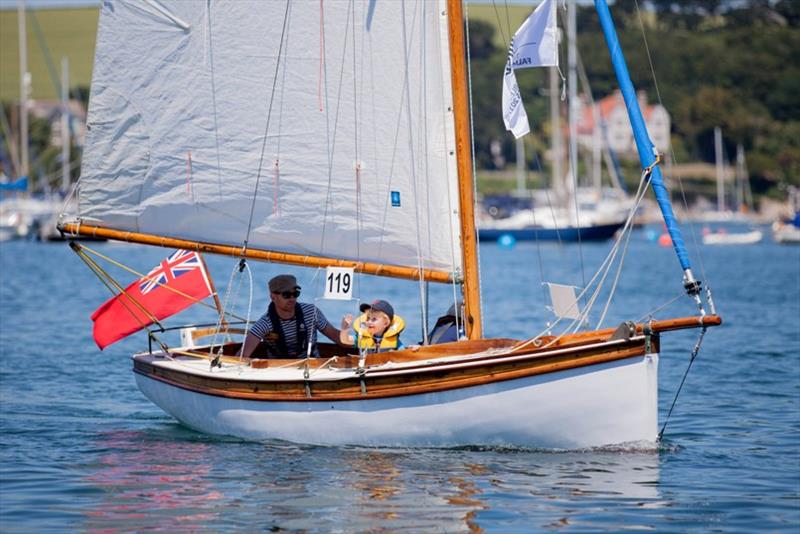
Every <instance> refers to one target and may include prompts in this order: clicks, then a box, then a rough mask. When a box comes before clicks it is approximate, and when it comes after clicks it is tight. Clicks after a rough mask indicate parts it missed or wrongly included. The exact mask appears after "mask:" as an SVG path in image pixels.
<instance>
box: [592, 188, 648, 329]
mask: <svg viewBox="0 0 800 534" xmlns="http://www.w3.org/2000/svg"><path fill="white" fill-rule="evenodd" d="M651 176H652V173H647V179H646V183H644V180H645V174H644V173H642V180H640V181H639V190H638V191H637V192H636V197H635V198H636V203H635V204H634V205H633V207H632V208H631V210H630V213H629V215H628V219H627V220H626V221H625V227H624V228H623V232H627V237H626V239H625V246H624V247H623V250H622V257H621V258H620V260H619V265H618V267H617V274H616V276H615V277H614V283H613V284H612V285H611V291H610V292H609V295H608V299H607V300H606V305H605V307H604V308H603V313H602V314H601V315H600V319H599V320H598V321H597V329H598V330H599V329H600V326H601V325H602V324H603V321H604V320H605V318H606V314H607V313H608V309H609V307H610V306H611V300H612V299H613V297H614V294H615V293H616V290H617V283H618V282H619V278H620V275H621V274H622V265H623V263H624V262H625V256H626V255H627V252H628V244H629V243H630V239H631V234H633V230H632V227H631V226H630V222H631V221H632V220H633V215H634V214H635V213H636V211H637V210H638V209H639V205H640V203H641V201H642V199H643V198H644V193H645V192H646V191H647V188H648V186H649V185H650V177H651Z"/></svg>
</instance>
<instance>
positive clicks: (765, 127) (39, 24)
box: [0, 0, 800, 196]
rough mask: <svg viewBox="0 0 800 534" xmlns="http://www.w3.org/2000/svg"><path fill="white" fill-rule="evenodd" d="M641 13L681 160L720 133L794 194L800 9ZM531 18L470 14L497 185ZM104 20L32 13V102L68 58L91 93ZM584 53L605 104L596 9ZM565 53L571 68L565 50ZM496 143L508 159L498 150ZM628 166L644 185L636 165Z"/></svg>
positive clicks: (581, 24)
mask: <svg viewBox="0 0 800 534" xmlns="http://www.w3.org/2000/svg"><path fill="white" fill-rule="evenodd" d="M265 1H267V0H265ZM533 3H534V0H532V1H531V4H533ZM642 3H643V2H641V1H639V2H638V3H637V2H635V1H634V0H616V2H615V3H614V6H613V9H612V11H613V16H614V19H615V22H616V25H617V31H618V33H619V38H620V41H621V44H622V48H623V49H624V50H625V53H626V57H627V61H628V66H629V68H630V71H631V77H632V79H633V82H634V84H635V85H636V87H637V89H639V90H642V91H644V92H646V93H647V95H648V98H649V101H650V102H657V101H661V102H663V104H664V106H665V107H666V108H667V110H668V111H669V113H670V115H671V119H672V149H673V151H674V153H675V161H676V162H677V163H691V162H706V163H712V162H713V160H714V144H713V130H714V128H715V127H721V128H722V131H723V136H724V140H723V141H724V148H725V151H726V153H727V154H729V155H732V154H734V153H735V148H736V145H737V144H742V145H743V146H744V149H745V151H746V155H747V163H748V167H749V171H750V175H751V182H752V185H753V187H754V189H755V192H756V194H763V193H769V194H773V195H776V196H781V194H782V193H781V191H782V189H783V188H785V186H786V184H795V185H800V106H798V99H797V95H798V94H800V55H798V53H797V51H798V50H800V29H798V27H799V25H800V0H773V1H770V2H766V1H765V0H715V1H713V2H706V1H705V0H651V1H650V2H644V4H648V5H650V6H651V7H653V9H655V11H646V12H644V13H642V14H640V13H639V12H638V10H637V6H638V4H642ZM559 5H561V4H559ZM559 9H560V8H559ZM531 10H532V5H527V6H526V5H519V4H516V5H508V3H507V2H495V3H494V4H486V5H477V4H473V3H468V4H467V9H466V11H467V14H468V16H469V20H470V26H469V36H470V39H469V40H470V52H471V75H472V77H471V89H472V104H473V119H474V142H475V155H476V163H477V166H478V168H479V169H482V170H485V171H486V172H487V173H492V174H493V175H497V176H500V175H502V174H503V173H505V172H508V171H509V168H508V167H507V165H506V164H505V163H503V161H505V162H509V161H514V157H515V156H514V141H513V138H512V136H511V135H510V134H509V133H507V132H506V131H505V128H504V127H503V123H502V117H501V111H500V98H501V84H502V73H503V69H504V66H505V61H506V57H507V47H508V42H509V40H510V36H511V34H513V33H514V32H515V31H516V29H517V28H518V27H519V25H520V24H521V23H522V21H523V20H524V19H525V17H526V16H527V15H528V14H529V13H530V12H531ZM98 12H99V9H98V8H81V9H41V10H33V11H29V12H28V15H27V43H28V65H29V70H30V72H31V74H32V90H31V95H30V96H31V98H34V99H40V100H41V99H54V98H58V94H57V90H56V86H57V84H58V82H57V81H56V80H60V70H61V58H62V57H64V56H66V57H68V58H69V61H70V87H71V88H72V89H75V88H77V87H80V88H84V89H85V88H87V87H88V86H89V84H90V81H91V69H92V60H93V56H94V43H95V34H96V27H97V19H98ZM559 17H560V18H561V17H563V13H560V14H559ZM645 38H646V39H647V44H645V43H644V39H645ZM578 48H579V51H580V57H581V59H582V61H583V64H584V65H585V67H586V71H587V73H588V77H589V79H590V80H591V83H592V90H593V93H594V96H595V98H602V97H603V96H605V95H607V94H609V93H610V92H611V91H612V90H613V89H614V88H615V87H616V85H617V84H616V80H615V77H614V73H613V70H612V69H611V66H610V63H609V59H608V52H607V50H606V47H605V43H604V40H603V37H602V33H601V32H600V28H599V24H598V20H597V15H596V14H595V13H594V10H593V8H591V7H587V6H583V7H581V8H580V9H579V10H578ZM560 49H561V50H560V53H561V56H562V58H561V62H562V66H563V65H565V63H566V57H565V55H566V46H565V45H564V44H562V45H561V47H560ZM46 51H47V52H46ZM651 61H652V66H651ZM562 68H563V67H562ZM564 70H566V69H565V68H564ZM518 80H519V85H520V89H521V91H522V93H523V94H524V95H530V96H527V97H526V98H525V99H524V100H525V107H526V109H527V113H528V116H529V118H530V122H531V125H532V132H531V135H528V136H526V137H525V144H526V154H527V158H528V161H527V166H528V169H529V170H530V171H532V172H537V173H539V172H541V173H544V174H547V173H548V172H549V169H548V168H547V167H548V165H549V162H548V160H547V158H546V157H545V153H546V151H547V150H548V147H549V128H550V124H549V112H548V103H547V101H548V100H547V97H546V95H545V94H544V93H543V91H544V90H545V89H546V88H547V85H548V84H547V77H546V72H545V69H526V70H525V71H521V72H520V73H519V74H518ZM81 96H82V97H83V98H86V96H87V93H86V92H85V91H82V95H81ZM18 99H19V65H18V37H17V12H16V10H10V11H0V101H3V102H5V103H6V104H7V105H8V103H10V102H13V101H16V100H18ZM48 128H49V126H48V125H40V130H41V131H40V132H39V135H38V139H39V143H40V144H41V146H37V147H33V146H32V148H33V149H34V153H36V152H38V153H44V152H45V151H46V149H47V146H46V143H47V139H48V131H47V129H48ZM31 143H32V145H33V144H36V143H37V141H36V140H34V139H32V141H31ZM498 144H499V145H500V147H501V151H502V156H504V157H503V158H497V157H496V154H494V155H493V154H492V152H491V150H490V147H491V146H492V145H494V146H495V147H497V146H498ZM495 152H497V149H496V148H495ZM498 161H499V162H500V163H498ZM579 164H580V165H582V163H579ZM623 164H625V163H624V162H623ZM628 165H629V166H630V172H629V174H630V176H633V179H636V177H637V176H638V163H637V162H635V161H634V162H630V163H628ZM484 175H485V174H484ZM694 177H697V178H700V176H699V175H694ZM509 182H510V181H509Z"/></svg>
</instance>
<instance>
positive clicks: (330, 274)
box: [325, 267, 353, 300]
mask: <svg viewBox="0 0 800 534" xmlns="http://www.w3.org/2000/svg"><path fill="white" fill-rule="evenodd" d="M352 293H353V269H352V268H350V267H328V268H327V271H326V275H325V298H326V299H339V300H350V299H351V298H352Z"/></svg>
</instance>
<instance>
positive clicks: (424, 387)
mask: <svg viewBox="0 0 800 534" xmlns="http://www.w3.org/2000/svg"><path fill="white" fill-rule="evenodd" d="M654 341H655V340H654ZM652 350H654V351H657V350H658V344H657V341H656V342H654V344H653V345H652ZM644 351H645V349H644V338H643V337H638V338H634V339H632V340H624V341H615V342H607V343H605V344H592V345H584V346H582V347H576V348H574V349H573V350H570V351H568V352H564V351H560V350H559V351H555V352H556V354H553V355H547V354H536V353H529V354H527V355H525V354H523V355H517V356H516V357H515V358H513V359H511V358H503V357H495V358H494V360H492V361H489V362H481V361H476V362H471V364H469V365H464V366H461V367H458V366H451V368H441V367H440V368H438V369H437V367H436V366H430V365H429V366H426V367H424V366H418V367H415V368H412V369H408V370H407V372H405V373H399V374H390V375H388V376H381V375H380V373H377V374H376V375H375V376H371V375H370V373H369V372H367V374H366V375H365V376H363V377H358V376H356V375H355V374H353V375H350V376H349V377H347V378H343V379H342V380H320V381H314V380H308V381H304V380H292V381H283V382H267V381H263V382H262V381H245V380H241V381H240V380H229V379H225V378H214V377H208V376H198V375H194V374H192V373H187V372H185V371H179V370H175V369H167V368H164V367H160V366H157V365H153V364H150V363H147V362H143V361H141V360H134V371H135V372H137V373H139V374H142V375H144V376H147V377H148V378H152V379H154V380H159V381H161V382H165V383H167V384H170V385H172V386H176V387H180V388H182V389H187V390H190V391H194V392H197V393H203V394H206V395H213V396H218V397H227V398H236V399H247V400H258V401H303V402H305V401H346V400H364V399H376V398H386V397H400V396H406V395H415V394H426V393H435V392H440V391H447V390H453V389H459V388H465V387H473V386H479V385H484V384H489V383H493V382H503V381H507V380H514V379H519V378H525V377H529V376H535V375H541V374H548V373H554V372H558V371H566V370H570V369H577V368H581V367H587V366H592V365H598V364H602V363H608V362H613V361H617V360H624V359H628V358H633V357H640V356H642V355H644ZM362 379H363V382H364V386H365V389H366V391H365V392H362V389H361V388H362ZM309 393H310V396H309Z"/></svg>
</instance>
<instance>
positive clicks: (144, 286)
mask: <svg viewBox="0 0 800 534" xmlns="http://www.w3.org/2000/svg"><path fill="white" fill-rule="evenodd" d="M200 266H201V263H200V257H199V256H198V255H197V253H196V252H191V251H188V250H178V251H176V252H175V253H174V254H172V255H171V256H170V257H169V258H167V259H166V260H162V261H161V264H160V265H159V266H158V267H156V268H155V269H153V270H152V271H150V272H149V273H147V276H145V277H144V278H143V279H142V281H141V282H140V283H139V290H140V291H141V292H142V295H147V294H148V293H150V292H151V291H152V290H153V289H155V288H157V287H159V286H163V285H166V284H169V283H170V282H171V281H172V280H174V279H176V278H178V277H179V276H181V275H183V274H186V273H189V272H192V271H193V270H195V269H200Z"/></svg>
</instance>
